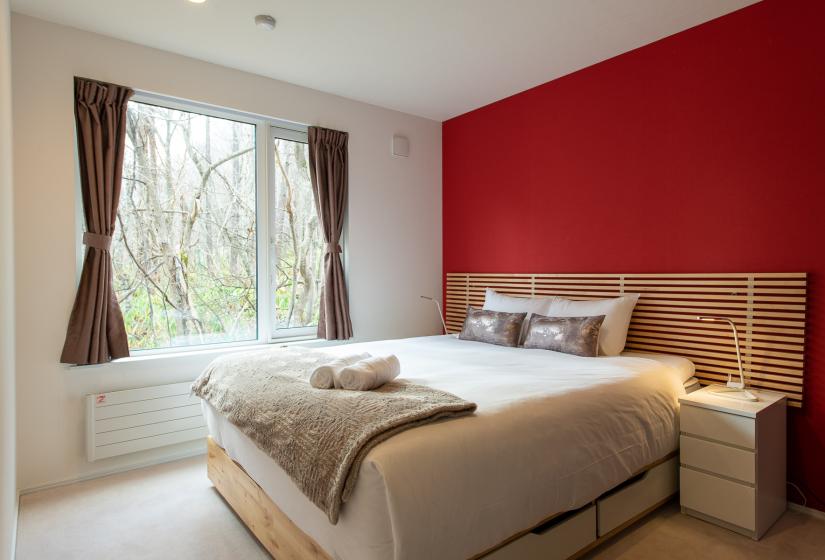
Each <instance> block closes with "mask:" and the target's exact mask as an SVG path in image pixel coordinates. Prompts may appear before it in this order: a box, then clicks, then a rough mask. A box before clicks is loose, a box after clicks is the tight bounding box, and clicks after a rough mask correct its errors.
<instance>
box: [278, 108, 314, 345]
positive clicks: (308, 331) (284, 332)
mask: <svg viewBox="0 0 825 560" xmlns="http://www.w3.org/2000/svg"><path fill="white" fill-rule="evenodd" d="M275 140H288V141H290V142H301V143H303V144H307V143H309V134H308V132H307V127H304V128H303V129H296V128H286V127H284V126H283V125H282V124H280V123H279V124H270V126H269V142H270V143H269V146H268V148H267V157H268V158H269V161H268V166H269V178H268V179H269V181H268V188H267V194H269V193H273V192H275ZM274 210H275V209H274V208H273V207H272V201H271V200H267V211H268V212H269V215H268V218H271V217H272V216H273V215H274ZM266 225H267V228H268V227H269V220H267V224H266ZM267 239H268V240H269V244H268V249H269V251H268V253H267V259H269V261H268V263H269V265H270V267H269V268H268V269H267V274H268V276H267V278H268V279H269V284H268V285H269V289H268V290H267V291H266V293H267V296H268V297H270V298H271V296H272V294H273V293H274V292H275V282H276V278H275V275H274V274H272V267H271V264H272V263H273V262H275V239H274V238H273V237H272V236H271V235H269V233H268V232H267ZM268 309H269V331H268V332H269V336H270V342H276V341H283V340H295V339H313V338H316V336H317V333H318V326H317V325H313V326H309V327H292V328H286V329H278V328H276V327H275V325H276V324H277V318H276V313H275V306H274V305H272V301H271V299H270V303H269V307H268Z"/></svg>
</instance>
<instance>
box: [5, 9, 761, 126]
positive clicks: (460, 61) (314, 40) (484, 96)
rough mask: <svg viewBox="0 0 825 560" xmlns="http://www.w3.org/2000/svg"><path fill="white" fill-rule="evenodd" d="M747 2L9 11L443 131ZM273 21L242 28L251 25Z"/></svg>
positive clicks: (730, 10)
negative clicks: (442, 123) (259, 19)
mask: <svg viewBox="0 0 825 560" xmlns="http://www.w3.org/2000/svg"><path fill="white" fill-rule="evenodd" d="M754 3H755V0H509V1H502V0H499V1H494V0H407V1H401V0H290V1H286V0H206V2H205V3H204V4H193V3H191V2H189V1H188V0H12V2H11V4H12V9H13V10H14V11H17V12H21V13H25V14H28V15H32V16H35V17H39V18H42V19H46V20H49V21H53V22H56V23H62V24H65V25H70V26H72V27H77V28H80V29H86V30H89V31H94V32H97V33H101V34H104V35H109V36H111V37H117V38H119V39H125V40H127V41H132V42H135V43H140V44H143V45H148V46H151V47H156V48H159V49H164V50H167V51H172V52H175V53H179V54H183V55H186V56H190V57H194V58H198V59H201V60H206V61H209V62H214V63H217V64H222V65H224V66H230V67H232V68H237V69H240V70H245V71H247V72H253V73H255V74H261V75H263V76H269V77H271V78H276V79H279V80H284V81H287V82H291V83H294V84H298V85H302V86H306V87H310V88H314V89H318V90H321V91H325V92H328V93H334V94H337V95H342V96H344V97H349V98H352V99H357V100H359V101H365V102H367V103H373V104H375V105H380V106H382V107H388V108H391V109H397V110H400V111H404V112H407V113H412V114H414V115H419V116H423V117H428V118H431V119H435V120H445V119H448V118H450V117H453V116H456V115H460V114H462V113H465V112H467V111H469V110H472V109H475V108H477V107H480V106H482V105H486V104H488V103H491V102H493V101H496V100H498V99H502V98H504V97H507V96H509V95H512V94H514V93H517V92H519V91H523V90H525V89H528V88H530V87H533V86H536V85H538V84H541V83H544V82H547V81H549V80H552V79H555V78H558V77H560V76H563V75H565V74H569V73H571V72H574V71H576V70H579V69H581V68H584V67H586V66H590V65H591V64H594V63H596V62H599V61H601V60H605V59H607V58H610V57H613V56H616V55H618V54H621V53H623V52H627V51H629V50H632V49H634V48H637V47H640V46H642V45H645V44H647V43H650V42H653V41H655V40H657V39H661V38H662V37H666V36H668V35H672V34H674V33H678V32H679V31H682V30H684V29H687V28H690V27H693V26H695V25H698V24H700V23H703V22H705V21H708V20H711V19H714V18H716V17H719V16H721V15H723V14H726V13H729V12H732V11H734V10H737V9H739V8H742V7H744V6H747V5H749V4H754ZM261 13H263V14H271V15H272V16H274V17H275V18H276V19H277V20H278V24H277V27H276V28H275V31H273V32H270V31H266V30H263V29H260V28H257V27H255V26H254V23H253V18H254V16H255V15H256V14H261Z"/></svg>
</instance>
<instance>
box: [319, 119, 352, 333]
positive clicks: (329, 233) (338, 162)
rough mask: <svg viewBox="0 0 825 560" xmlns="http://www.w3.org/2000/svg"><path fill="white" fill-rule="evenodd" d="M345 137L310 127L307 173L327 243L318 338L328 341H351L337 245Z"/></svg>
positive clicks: (344, 203) (341, 214)
mask: <svg viewBox="0 0 825 560" xmlns="http://www.w3.org/2000/svg"><path fill="white" fill-rule="evenodd" d="M347 137H348V135H347V133H346V132H339V131H337V130H329V129H326V128H318V127H315V126H311V127H310V128H309V174H310V177H311V178H312V192H313V194H314V195H315V209H316V210H317V211H318V218H319V220H320V221H321V227H322V228H323V230H324V241H326V250H325V253H324V286H323V288H322V289H321V314H320V318H319V319H318V336H319V337H320V338H325V339H327V340H345V339H347V338H352V322H351V321H350V317H349V299H348V298H347V285H346V283H345V282H344V266H343V264H342V263H341V245H340V241H341V231H342V230H343V228H344V214H345V212H346V208H347V189H348V180H347Z"/></svg>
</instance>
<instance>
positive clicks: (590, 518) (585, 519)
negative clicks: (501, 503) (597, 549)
mask: <svg viewBox="0 0 825 560" xmlns="http://www.w3.org/2000/svg"><path fill="white" fill-rule="evenodd" d="M595 540H596V506H588V507H586V508H584V509H582V510H580V511H578V512H576V513H574V514H572V515H571V516H570V517H567V518H566V519H564V520H562V521H559V522H558V523H556V524H552V525H551V526H550V527H548V528H547V529H546V530H544V531H540V532H534V533H527V534H526V535H524V536H522V537H519V538H518V539H516V540H514V541H513V542H511V543H509V544H507V545H505V546H503V547H501V548H499V549H498V550H496V551H494V552H491V553H490V554H488V555H487V556H485V557H484V560H565V559H566V558H569V557H571V556H573V555H574V554H575V553H577V552H578V551H580V550H581V549H583V548H584V547H586V546H587V545H589V544H590V543H592V542H593V541H595Z"/></svg>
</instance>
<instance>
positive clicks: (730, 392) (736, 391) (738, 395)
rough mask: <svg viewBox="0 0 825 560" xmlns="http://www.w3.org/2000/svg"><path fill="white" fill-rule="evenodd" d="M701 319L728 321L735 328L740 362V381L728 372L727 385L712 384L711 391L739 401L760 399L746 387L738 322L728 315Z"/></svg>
mask: <svg viewBox="0 0 825 560" xmlns="http://www.w3.org/2000/svg"><path fill="white" fill-rule="evenodd" d="M696 319H698V320H699V321H707V322H711V323H727V324H729V325H730V328H731V329H733V342H734V344H735V345H736V361H737V362H738V363H739V381H734V380H733V374H732V373H730V372H728V383H727V384H726V385H712V386H711V388H710V391H711V392H712V393H713V394H715V395H717V396H719V397H725V398H726V399H734V400H738V401H750V402H755V401H758V400H759V398H758V397H757V396H756V395H754V394H753V393H751V392H750V391H748V390H747V389H746V388H745V372H744V371H743V370H742V353H741V352H740V351H739V334H738V333H737V332H736V324H735V323H734V322H733V321H731V320H730V319H728V318H727V317H705V316H700V317H696Z"/></svg>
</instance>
